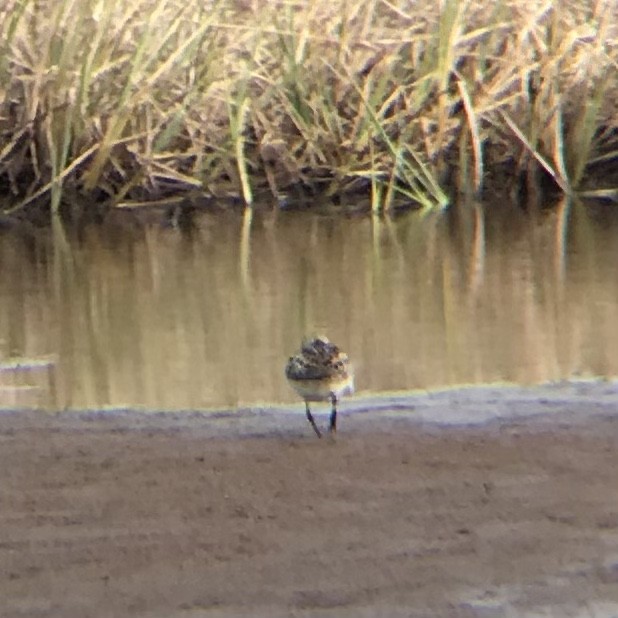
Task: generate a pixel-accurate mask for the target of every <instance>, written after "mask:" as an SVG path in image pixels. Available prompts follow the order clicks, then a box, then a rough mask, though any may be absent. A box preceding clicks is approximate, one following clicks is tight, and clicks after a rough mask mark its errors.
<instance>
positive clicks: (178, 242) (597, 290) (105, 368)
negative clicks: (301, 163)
mask: <svg viewBox="0 0 618 618" xmlns="http://www.w3.org/2000/svg"><path fill="white" fill-rule="evenodd" d="M487 208H488V211H490V212H491V214H490V215H485V216H484V215H483V212H482V210H480V209H476V210H475V209H474V208H467V209H454V210H453V211H452V212H450V213H449V214H435V215H428V216H423V215H422V214H420V213H407V214H405V215H402V216H399V217H397V218H394V219H392V218H377V217H371V216H368V215H367V216H366V215H350V216H348V217H343V216H330V215H325V214H322V215H311V214H305V213H298V212H267V213H260V212H255V213H253V214H252V215H251V214H246V215H244V216H243V214H242V213H226V214H221V213H217V214H208V213H205V214H203V215H200V217H199V219H198V220H197V225H196V227H195V229H193V230H192V231H191V232H186V231H181V230H178V229H174V228H171V227H162V226H160V225H158V224H152V225H146V226H142V225H130V224H127V223H124V224H119V223H118V222H116V223H111V222H110V223H108V224H106V225H105V226H94V225H93V226H91V227H88V228H86V229H83V230H81V231H80V232H79V233H70V232H67V231H66V230H63V229H62V228H61V227H60V226H55V228H54V229H53V230H50V231H47V232H43V233H41V232H38V233H36V234H35V235H34V237H31V236H30V235H27V236H26V235H24V234H16V233H15V232H14V231H4V232H2V233H1V234H0V406H1V407H5V408H6V407H12V406H34V407H41V408H45V409H64V408H79V409H81V408H101V407H106V406H112V407H121V406H131V407H144V408H147V409H157V410H160V409H170V410H184V409H210V408H229V407H235V406H254V405H261V404H264V403H276V404H285V403H291V402H296V401H297V399H296V397H295V395H294V393H293V392H292V390H291V389H290V388H289V386H288V385H287V384H286V382H285V378H284V376H283V367H284V364H285V361H286V359H287V357H288V356H289V355H290V354H291V353H293V352H294V351H295V350H296V349H297V347H298V345H299V343H300V340H301V339H302V337H303V335H304V334H306V333H309V334H311V333H325V334H327V335H328V336H329V337H330V338H331V339H332V340H333V341H335V342H337V343H338V344H339V345H340V346H341V347H342V348H344V349H345V350H346V351H347V352H348V353H349V355H350V357H351V358H352V360H353V362H354V364H355V367H356V376H357V377H356V384H357V388H358V389H359V390H360V391H361V392H365V393H366V394H370V393H376V392H383V391H405V390H410V389H429V388H436V387H445V386H450V385H456V384H482V383H491V382H496V381H508V382H515V383H519V384H530V383H539V382H546V381H550V380H560V379H564V378H572V377H574V376H607V377H613V376H616V375H618V354H616V350H617V349H618V276H617V273H616V266H617V264H618V261H617V258H618V212H616V209H615V208H603V207H591V206H587V207H586V206H571V207H569V206H568V205H567V204H566V203H564V204H561V205H558V207H557V208H554V209H551V210H548V211H546V212H542V213H523V212H521V211H519V210H514V209H509V208H506V207H503V208H495V207H494V208H493V209H492V208H491V206H488V207H487Z"/></svg>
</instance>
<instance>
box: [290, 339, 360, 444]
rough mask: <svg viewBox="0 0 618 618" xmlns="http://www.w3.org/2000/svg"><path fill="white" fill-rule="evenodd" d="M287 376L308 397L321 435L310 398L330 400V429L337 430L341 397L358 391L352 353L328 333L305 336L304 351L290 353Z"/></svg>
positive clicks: (308, 414) (307, 409) (331, 430)
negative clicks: (309, 337) (314, 336)
mask: <svg viewBox="0 0 618 618" xmlns="http://www.w3.org/2000/svg"><path fill="white" fill-rule="evenodd" d="M285 377H286V378H287V379H288V381H289V382H290V384H291V386H292V388H294V390H295V391H296V392H297V393H298V394H299V395H300V396H301V397H302V398H303V399H304V400H305V409H306V411H307V419H308V421H309V422H310V423H311V426H312V427H313V430H314V431H315V433H316V434H317V436H318V438H321V437H322V433H321V432H320V430H319V429H318V426H317V425H316V424H315V420H314V419H313V415H312V414H311V410H310V408H309V402H310V401H328V400H330V402H331V404H332V408H331V414H330V426H329V431H330V432H331V433H334V432H336V431H337V398H338V397H341V396H342V395H351V394H352V393H353V392H354V374H353V373H352V367H351V365H350V361H349V360H348V355H347V354H344V353H343V352H342V351H341V350H340V349H339V348H338V347H337V346H336V345H334V344H333V343H331V342H330V341H329V340H328V339H327V338H326V337H317V338H316V339H309V340H305V341H304V342H303V344H302V346H301V349H300V352H299V353H298V354H295V355H294V356H292V357H290V360H289V361H288V363H287V365H286V366H285Z"/></svg>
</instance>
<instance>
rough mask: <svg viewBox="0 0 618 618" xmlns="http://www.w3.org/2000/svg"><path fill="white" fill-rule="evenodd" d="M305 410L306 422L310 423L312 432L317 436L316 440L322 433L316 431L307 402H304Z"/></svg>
mask: <svg viewBox="0 0 618 618" xmlns="http://www.w3.org/2000/svg"><path fill="white" fill-rule="evenodd" d="M305 409H306V410H307V420H308V421H309V422H310V423H311V426H312V427H313V431H315V433H316V434H317V436H318V438H321V437H322V432H321V431H320V430H319V429H318V426H317V425H316V424H315V421H314V420H313V414H311V410H310V409H309V402H308V401H305Z"/></svg>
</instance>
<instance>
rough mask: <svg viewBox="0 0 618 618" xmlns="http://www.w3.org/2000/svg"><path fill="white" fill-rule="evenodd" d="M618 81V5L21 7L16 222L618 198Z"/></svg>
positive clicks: (486, 0)
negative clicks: (271, 205) (34, 215)
mask: <svg viewBox="0 0 618 618" xmlns="http://www.w3.org/2000/svg"><path fill="white" fill-rule="evenodd" d="M617 67H618V11H616V10H615V3H614V2H613V0H597V1H596V2H594V3H583V2H580V1H579V0H545V1H541V0H532V1H528V0H525V1H524V0H498V2H493V1H490V0H445V1H444V2H441V3H432V2H425V3H421V2H418V3H407V2H389V1H387V0H369V1H368V2H363V3H358V2H350V1H349V0H315V1H313V2H308V1H303V0H301V1H298V2H292V1H289V0H281V1H275V2H267V1H266V0H209V1H208V2H201V1H199V0H185V1H183V2H180V0H131V1H129V0H6V1H5V4H4V8H1V9H0V94H2V95H3V96H2V97H1V98H0V140H1V141H0V194H2V195H5V197H4V198H2V199H0V208H1V209H2V210H4V211H5V212H16V211H19V210H24V209H27V208H28V207H29V206H32V205H34V204H39V203H40V202H41V200H45V201H46V202H47V200H49V202H48V203H50V204H51V208H52V210H54V211H56V210H58V209H59V208H60V205H61V203H62V202H63V200H65V201H66V200H73V199H81V200H84V198H86V199H87V203H88V204H96V203H100V202H105V203H107V204H110V205H115V206H131V205H135V204H139V203H143V202H154V203H157V202H161V201H162V200H165V199H166V198H169V197H170V196H204V195H205V196H212V197H233V198H239V199H241V200H242V201H244V202H245V203H247V204H251V203H252V202H253V201H254V200H262V201H263V200H264V199H271V200H272V199H281V197H282V196H285V195H287V194H290V195H292V196H299V195H305V196H306V195H312V196H316V199H318V198H319V199H326V198H329V197H337V198H338V199H339V200H340V201H341V200H342V199H343V200H344V201H350V200H354V199H356V196H358V195H359V194H366V195H367V196H369V195H371V199H370V200H369V201H370V202H371V208H373V209H374V210H376V211H378V210H383V209H388V208H391V207H393V206H396V205H398V204H405V203H410V202H412V203H417V204H420V205H422V206H424V207H426V208H435V207H443V206H445V205H446V204H447V203H448V202H449V200H452V199H453V196H454V194H455V193H456V191H457V190H458V188H459V189H461V188H464V189H465V190H468V191H472V192H473V193H475V194H478V193H480V192H481V191H482V190H484V189H491V188H495V187H496V186H498V185H500V186H502V185H504V184H511V183H513V184H514V183H516V182H521V179H522V178H527V180H525V182H527V183H535V182H537V181H539V180H542V178H543V177H546V178H549V179H553V182H554V184H555V186H556V187H557V188H559V189H560V190H562V191H563V192H564V193H565V194H569V195H570V194H572V193H578V192H587V193H590V192H598V193H599V194H601V195H603V196H605V197H613V198H616V197H617V196H618V193H617V192H616V187H615V186H614V185H612V183H611V181H610V180H609V178H610V173H609V172H611V170H614V172H615V168H616V166H615V163H616V160H617V159H618V157H617V156H616V155H617V154H618V137H617V136H618V131H617V130H616V129H617V128H618V111H617V109H618V108H617V107H616V104H615V102H616V100H618V71H617V70H616V69H617ZM504 170H506V173H504ZM80 196H81V197H80ZM347 196H348V197H347Z"/></svg>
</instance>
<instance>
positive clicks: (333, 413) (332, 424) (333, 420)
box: [330, 394, 337, 433]
mask: <svg viewBox="0 0 618 618" xmlns="http://www.w3.org/2000/svg"><path fill="white" fill-rule="evenodd" d="M330 400H331V403H332V404H333V407H332V410H331V413H330V432H331V433H337V396H336V395H334V394H331V396H330Z"/></svg>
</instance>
